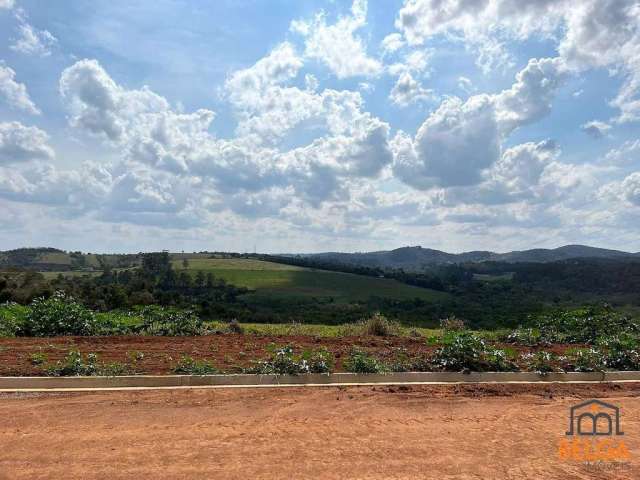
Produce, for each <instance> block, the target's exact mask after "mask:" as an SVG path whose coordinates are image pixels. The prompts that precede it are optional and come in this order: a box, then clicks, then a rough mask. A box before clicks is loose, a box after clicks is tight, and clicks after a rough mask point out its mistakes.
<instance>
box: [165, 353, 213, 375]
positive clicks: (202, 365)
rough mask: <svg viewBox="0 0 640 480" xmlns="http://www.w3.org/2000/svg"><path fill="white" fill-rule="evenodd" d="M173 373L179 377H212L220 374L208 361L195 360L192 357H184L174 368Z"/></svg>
mask: <svg viewBox="0 0 640 480" xmlns="http://www.w3.org/2000/svg"><path fill="white" fill-rule="evenodd" d="M173 373H176V374H178V375H212V374H215V373H218V369H217V368H215V367H214V366H213V365H212V364H211V363H210V362H208V361H207V360H194V359H193V358H192V357H189V356H184V357H182V358H180V360H179V361H178V363H177V364H176V365H175V366H174V367H173Z"/></svg>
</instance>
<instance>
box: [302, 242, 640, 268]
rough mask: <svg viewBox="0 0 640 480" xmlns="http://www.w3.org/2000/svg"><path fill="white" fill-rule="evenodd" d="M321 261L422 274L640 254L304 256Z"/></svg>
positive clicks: (401, 251)
mask: <svg viewBox="0 0 640 480" xmlns="http://www.w3.org/2000/svg"><path fill="white" fill-rule="evenodd" d="M303 256H304V257H309V258H314V259H318V260H323V261H328V262H335V263H342V264H351V265H362V266H368V267H380V268H403V269H405V270H422V269H423V268H426V267H430V266H434V265H446V264H461V263H477V262H508V263H528V262H533V263H548V262H556V261H560V260H571V259H575V258H605V259H625V258H628V259H634V258H637V259H639V260H640V253H628V252H622V251H619V250H608V249H605V248H596V247H588V246H585V245H566V246H564V247H559V248H553V249H546V248H536V249H531V250H522V251H513V252H507V253H495V252H489V251H472V252H464V253H447V252H443V251H440V250H433V249H430V248H422V247H402V248H397V249H395V250H387V251H378V252H366V253H340V252H327V253H318V254H308V255H303Z"/></svg>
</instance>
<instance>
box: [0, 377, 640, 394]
mask: <svg viewBox="0 0 640 480" xmlns="http://www.w3.org/2000/svg"><path fill="white" fill-rule="evenodd" d="M620 381H623V382H631V381H637V382H640V372H593V373H582V372H569V373H550V374H547V375H539V374H537V373H532V372H482V373H480V372H472V373H450V372H402V373H389V374H359V373H332V374H307V375H134V376H121V377H0V391H5V392H6V391H21V390H23V391H27V390H32V391H33V390H37V391H46V390H66V389H68V390H83V389H86V390H93V389H127V388H131V389H144V388H184V387H266V386H273V387H277V386H304V385H309V386H323V385H325V386H326V385H375V384H386V385H390V384H411V383H416V384H420V383H422V384H448V383H564V382H568V383H592V382H620Z"/></svg>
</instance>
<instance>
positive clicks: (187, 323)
mask: <svg viewBox="0 0 640 480" xmlns="http://www.w3.org/2000/svg"><path fill="white" fill-rule="evenodd" d="M140 316H141V317H142V325H141V326H140V331H141V332H142V333H144V334H146V335H162V336H171V337H178V336H186V335H202V334H203V333H204V324H203V322H202V320H201V319H200V317H198V315H196V314H195V312H193V311H191V310H186V311H176V310H167V309H165V308H162V307H158V306H155V305H154V306H149V307H145V308H144V309H143V310H142V311H141V312H140Z"/></svg>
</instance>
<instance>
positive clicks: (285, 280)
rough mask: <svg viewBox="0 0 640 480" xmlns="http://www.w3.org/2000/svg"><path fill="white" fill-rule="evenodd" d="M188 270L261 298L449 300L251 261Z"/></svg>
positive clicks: (394, 285)
mask: <svg viewBox="0 0 640 480" xmlns="http://www.w3.org/2000/svg"><path fill="white" fill-rule="evenodd" d="M180 265H181V262H178V261H174V262H173V266H174V268H175V269H178V268H179V266H180ZM188 270H189V271H191V272H192V273H194V274H197V272H199V271H202V272H205V273H212V274H213V275H214V277H216V278H219V279H222V280H224V281H225V282H227V283H230V284H233V285H236V286H239V287H246V288H249V289H251V290H254V291H255V292H253V294H254V295H255V296H259V297H264V296H277V297H279V298H287V297H290V298H295V297H303V298H305V297H329V298H332V299H333V300H334V301H336V302H353V301H362V300H367V299H368V298H369V297H371V296H374V297H376V296H377V297H385V298H392V299H396V300H406V299H414V298H419V299H422V300H433V299H439V298H446V294H443V293H442V292H436V291H434V290H429V289H425V288H419V287H413V286H409V285H405V284H402V283H400V282H397V281H395V280H391V279H387V278H371V277H366V276H362V275H354V274H349V273H341V272H330V271H325V270H317V269H310V268H302V267H296V266H292V265H284V264H281V263H274V262H266V261H262V260H257V259H250V258H246V259H245V258H231V259H226V258H210V259H196V260H191V261H190V262H189V266H188Z"/></svg>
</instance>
